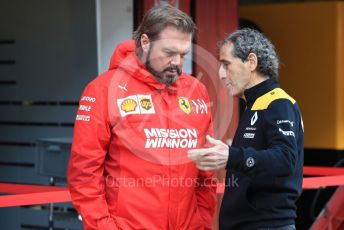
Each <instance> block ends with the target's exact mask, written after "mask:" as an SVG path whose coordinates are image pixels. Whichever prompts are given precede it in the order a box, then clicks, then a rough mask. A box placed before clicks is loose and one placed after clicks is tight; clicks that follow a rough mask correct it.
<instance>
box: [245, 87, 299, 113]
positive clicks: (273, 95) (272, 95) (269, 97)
mask: <svg viewBox="0 0 344 230" xmlns="http://www.w3.org/2000/svg"><path fill="white" fill-rule="evenodd" d="M278 99H287V100H289V101H290V102H291V103H292V104H295V103H296V101H295V100H294V98H292V97H291V96H289V95H288V94H287V93H286V92H285V91H284V90H283V89H281V88H275V89H273V90H271V91H269V92H267V93H266V94H264V95H262V96H260V97H258V98H257V99H256V101H255V102H254V103H253V105H252V108H251V110H265V109H267V108H268V107H269V105H270V104H271V103H272V102H273V101H275V100H278Z"/></svg>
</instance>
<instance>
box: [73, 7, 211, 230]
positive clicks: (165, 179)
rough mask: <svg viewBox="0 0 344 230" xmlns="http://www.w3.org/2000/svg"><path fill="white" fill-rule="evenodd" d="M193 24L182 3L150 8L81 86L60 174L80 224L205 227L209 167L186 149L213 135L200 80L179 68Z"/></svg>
mask: <svg viewBox="0 0 344 230" xmlns="http://www.w3.org/2000/svg"><path fill="white" fill-rule="evenodd" d="M194 30H195V25H194V22H193V21H192V19H191V18H190V17H189V16H187V15H186V14H185V13H183V12H181V11H180V10H178V9H176V8H173V7H171V6H158V7H155V8H152V9H151V10H150V11H149V12H148V13H147V14H146V16H145V17H144V18H143V21H142V23H141V25H140V26H139V28H138V29H137V31H135V33H134V39H135V41H131V40H128V41H125V42H123V43H121V44H120V45H119V46H118V47H117V48H116V50H115V52H114V54H113V56H112V58H111V61H110V67H109V70H108V71H106V72H105V73H103V74H101V75H100V76H98V77H97V78H96V79H94V80H93V81H92V82H91V83H89V84H88V85H87V87H86V89H85V90H84V92H83V95H82V96H81V99H80V105H79V110H78V112H77V115H76V121H75V127H74V138H73V145H72V151H71V158H70V162H69V169H68V183H69V189H70V193H71V197H72V202H73V204H74V206H75V208H76V209H77V210H78V212H79V213H80V214H81V216H82V219H83V224H84V227H85V229H87V230H91V229H101V230H103V229H109V230H117V229H123V230H130V229H149V230H152V229H154V230H158V229H161V230H162V229H178V230H182V229H185V230H200V229H211V228H212V227H211V226H212V219H213V213H214V210H215V206H216V205H215V191H216V189H215V188H216V187H215V184H214V183H212V176H213V174H212V173H211V172H205V171H201V170H198V169H197V168H196V167H195V164H194V163H193V162H191V161H190V160H189V159H188V158H187V150H188V149H192V148H200V147H203V146H204V144H205V136H206V135H207V134H210V135H212V134H213V131H212V122H211V114H210V105H209V98H208V94H207V92H206V89H205V87H204V86H203V85H202V84H201V83H200V82H199V81H198V80H197V79H195V78H194V77H192V76H190V75H188V74H186V73H184V72H182V70H181V68H182V66H183V62H184V59H185V55H186V54H187V53H188V52H189V51H190V48H191V40H192V36H193V33H194Z"/></svg>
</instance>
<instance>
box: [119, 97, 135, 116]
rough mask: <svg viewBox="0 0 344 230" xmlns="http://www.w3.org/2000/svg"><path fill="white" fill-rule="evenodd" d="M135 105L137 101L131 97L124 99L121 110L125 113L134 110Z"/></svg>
mask: <svg viewBox="0 0 344 230" xmlns="http://www.w3.org/2000/svg"><path fill="white" fill-rule="evenodd" d="M136 107H137V103H136V101H134V100H133V99H126V100H124V101H123V102H122V104H121V110H123V111H124V112H126V113H128V112H133V111H135V109H136Z"/></svg>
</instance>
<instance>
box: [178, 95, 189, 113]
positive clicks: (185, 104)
mask: <svg viewBox="0 0 344 230" xmlns="http://www.w3.org/2000/svg"><path fill="white" fill-rule="evenodd" d="M178 104H179V108H180V109H181V110H182V111H183V112H184V113H186V114H190V113H191V106H190V102H189V100H188V99H187V98H185V97H179V99H178Z"/></svg>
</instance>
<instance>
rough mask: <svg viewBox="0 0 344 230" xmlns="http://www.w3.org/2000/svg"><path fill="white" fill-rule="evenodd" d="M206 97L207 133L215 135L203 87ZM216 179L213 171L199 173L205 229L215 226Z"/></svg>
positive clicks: (200, 197) (197, 188)
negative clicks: (208, 118)
mask: <svg viewBox="0 0 344 230" xmlns="http://www.w3.org/2000/svg"><path fill="white" fill-rule="evenodd" d="M202 91H203V93H204V98H205V99H206V104H207V107H208V112H209V114H210V115H209V116H210V120H209V128H208V131H207V134H208V135H210V136H212V137H214V130H213V124H212V116H211V109H210V100H209V96H208V94H207V91H206V89H205V87H203V90H202ZM216 187H217V184H216V180H215V179H214V173H213V172H211V171H201V170H199V173H198V186H197V187H196V196H197V202H198V211H199V212H200V215H201V217H202V218H203V220H204V227H205V228H204V229H205V230H211V229H212V228H213V222H214V213H215V209H216V203H217V202H216Z"/></svg>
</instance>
